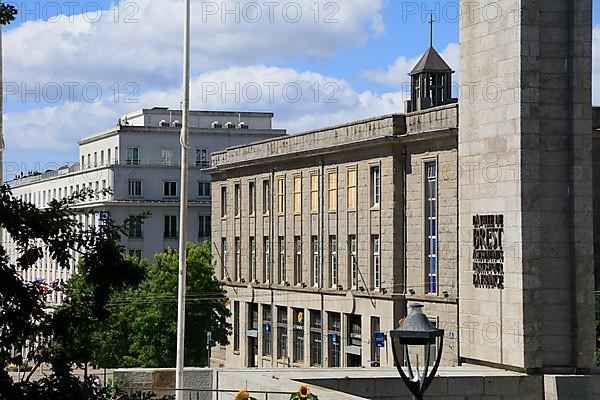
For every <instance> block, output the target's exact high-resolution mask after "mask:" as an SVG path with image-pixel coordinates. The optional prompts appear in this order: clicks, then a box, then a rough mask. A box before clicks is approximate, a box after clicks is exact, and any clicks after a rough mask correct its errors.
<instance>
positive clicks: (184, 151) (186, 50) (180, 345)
mask: <svg viewBox="0 0 600 400" xmlns="http://www.w3.org/2000/svg"><path fill="white" fill-rule="evenodd" d="M183 31H184V32H183V109H182V117H181V138H180V142H181V190H180V192H179V198H180V208H179V288H178V296H177V365H176V375H175V388H176V392H175V399H176V400H183V398H184V392H183V391H182V389H183V367H184V351H185V289H186V262H187V260H186V248H185V245H186V239H187V211H188V158H189V149H190V146H189V143H188V141H189V113H190V0H185V22H184V30H183Z"/></svg>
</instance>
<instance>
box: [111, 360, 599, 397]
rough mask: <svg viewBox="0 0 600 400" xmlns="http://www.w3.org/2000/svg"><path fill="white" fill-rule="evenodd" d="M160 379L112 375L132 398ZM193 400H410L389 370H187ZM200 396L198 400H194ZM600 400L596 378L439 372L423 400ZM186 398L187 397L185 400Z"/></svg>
mask: <svg viewBox="0 0 600 400" xmlns="http://www.w3.org/2000/svg"><path fill="white" fill-rule="evenodd" d="M161 376H162V377H165V376H166V377H169V376H174V370H166V369H163V370H152V369H150V370H140V369H134V370H125V369H123V370H116V371H115V379H116V381H117V382H118V383H120V384H121V385H123V384H127V385H129V386H131V388H132V391H133V392H137V391H141V392H150V391H153V392H154V393H155V394H159V396H162V395H164V394H167V395H168V394H170V393H172V392H169V391H165V390H163V388H164V386H161V385H162V383H164V382H163V381H161ZM184 376H185V382H186V387H187V388H191V389H203V390H215V391H218V393H217V392H214V393H213V394H212V395H210V394H209V393H206V392H204V393H202V392H194V391H191V392H190V393H191V395H192V396H191V398H193V399H196V398H198V399H205V400H208V399H212V400H233V399H234V397H235V395H236V394H237V392H238V391H239V390H241V389H245V390H248V391H249V392H250V393H251V395H252V396H253V397H256V398H257V399H258V400H288V399H289V396H290V393H292V392H294V391H295V390H296V389H297V387H298V386H299V385H300V384H302V383H304V384H308V385H309V387H310V390H311V391H312V392H313V393H315V394H316V395H317V396H319V399H320V400H361V399H370V400H412V396H411V395H410V392H409V391H408V390H407V389H406V387H405V386H404V384H403V382H402V380H401V379H400V378H399V375H398V371H397V370H396V369H395V368H389V369H344V368H341V369H340V368H336V369H327V370H323V369H260V370H257V369H225V370H223V369H214V370H206V369H186V372H185V375H184ZM196 396H198V397H196ZM599 396H600V375H587V376H584V375H581V376H560V375H546V376H531V375H523V374H518V373H513V372H507V371H501V370H495V369H490V368H484V367H457V368H441V369H440V370H439V373H438V375H437V376H436V378H435V379H434V380H433V383H432V384H431V386H430V387H429V388H428V390H427V392H426V396H425V399H427V400H438V399H439V400H592V399H596V398H599ZM186 398H187V397H186Z"/></svg>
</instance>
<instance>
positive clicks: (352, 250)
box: [348, 235, 358, 289]
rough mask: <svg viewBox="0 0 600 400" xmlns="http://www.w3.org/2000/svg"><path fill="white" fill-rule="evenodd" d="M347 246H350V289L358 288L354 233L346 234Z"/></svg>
mask: <svg viewBox="0 0 600 400" xmlns="http://www.w3.org/2000/svg"><path fill="white" fill-rule="evenodd" d="M348 246H349V248H350V254H349V255H350V262H349V264H350V279H351V282H350V286H351V287H352V289H357V288H358V260H357V258H356V235H350V236H348Z"/></svg>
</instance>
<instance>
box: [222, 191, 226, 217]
mask: <svg viewBox="0 0 600 400" xmlns="http://www.w3.org/2000/svg"><path fill="white" fill-rule="evenodd" d="M225 217H227V188H226V187H225V186H222V187H221V218H225Z"/></svg>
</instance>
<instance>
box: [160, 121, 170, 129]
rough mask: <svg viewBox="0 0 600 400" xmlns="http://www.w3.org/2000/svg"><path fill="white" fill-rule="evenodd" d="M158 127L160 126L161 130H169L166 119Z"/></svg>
mask: <svg viewBox="0 0 600 400" xmlns="http://www.w3.org/2000/svg"><path fill="white" fill-rule="evenodd" d="M158 126H160V127H161V128H168V127H169V123H168V122H167V121H165V120H164V119H162V120H161V121H160V122H159V123H158Z"/></svg>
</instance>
